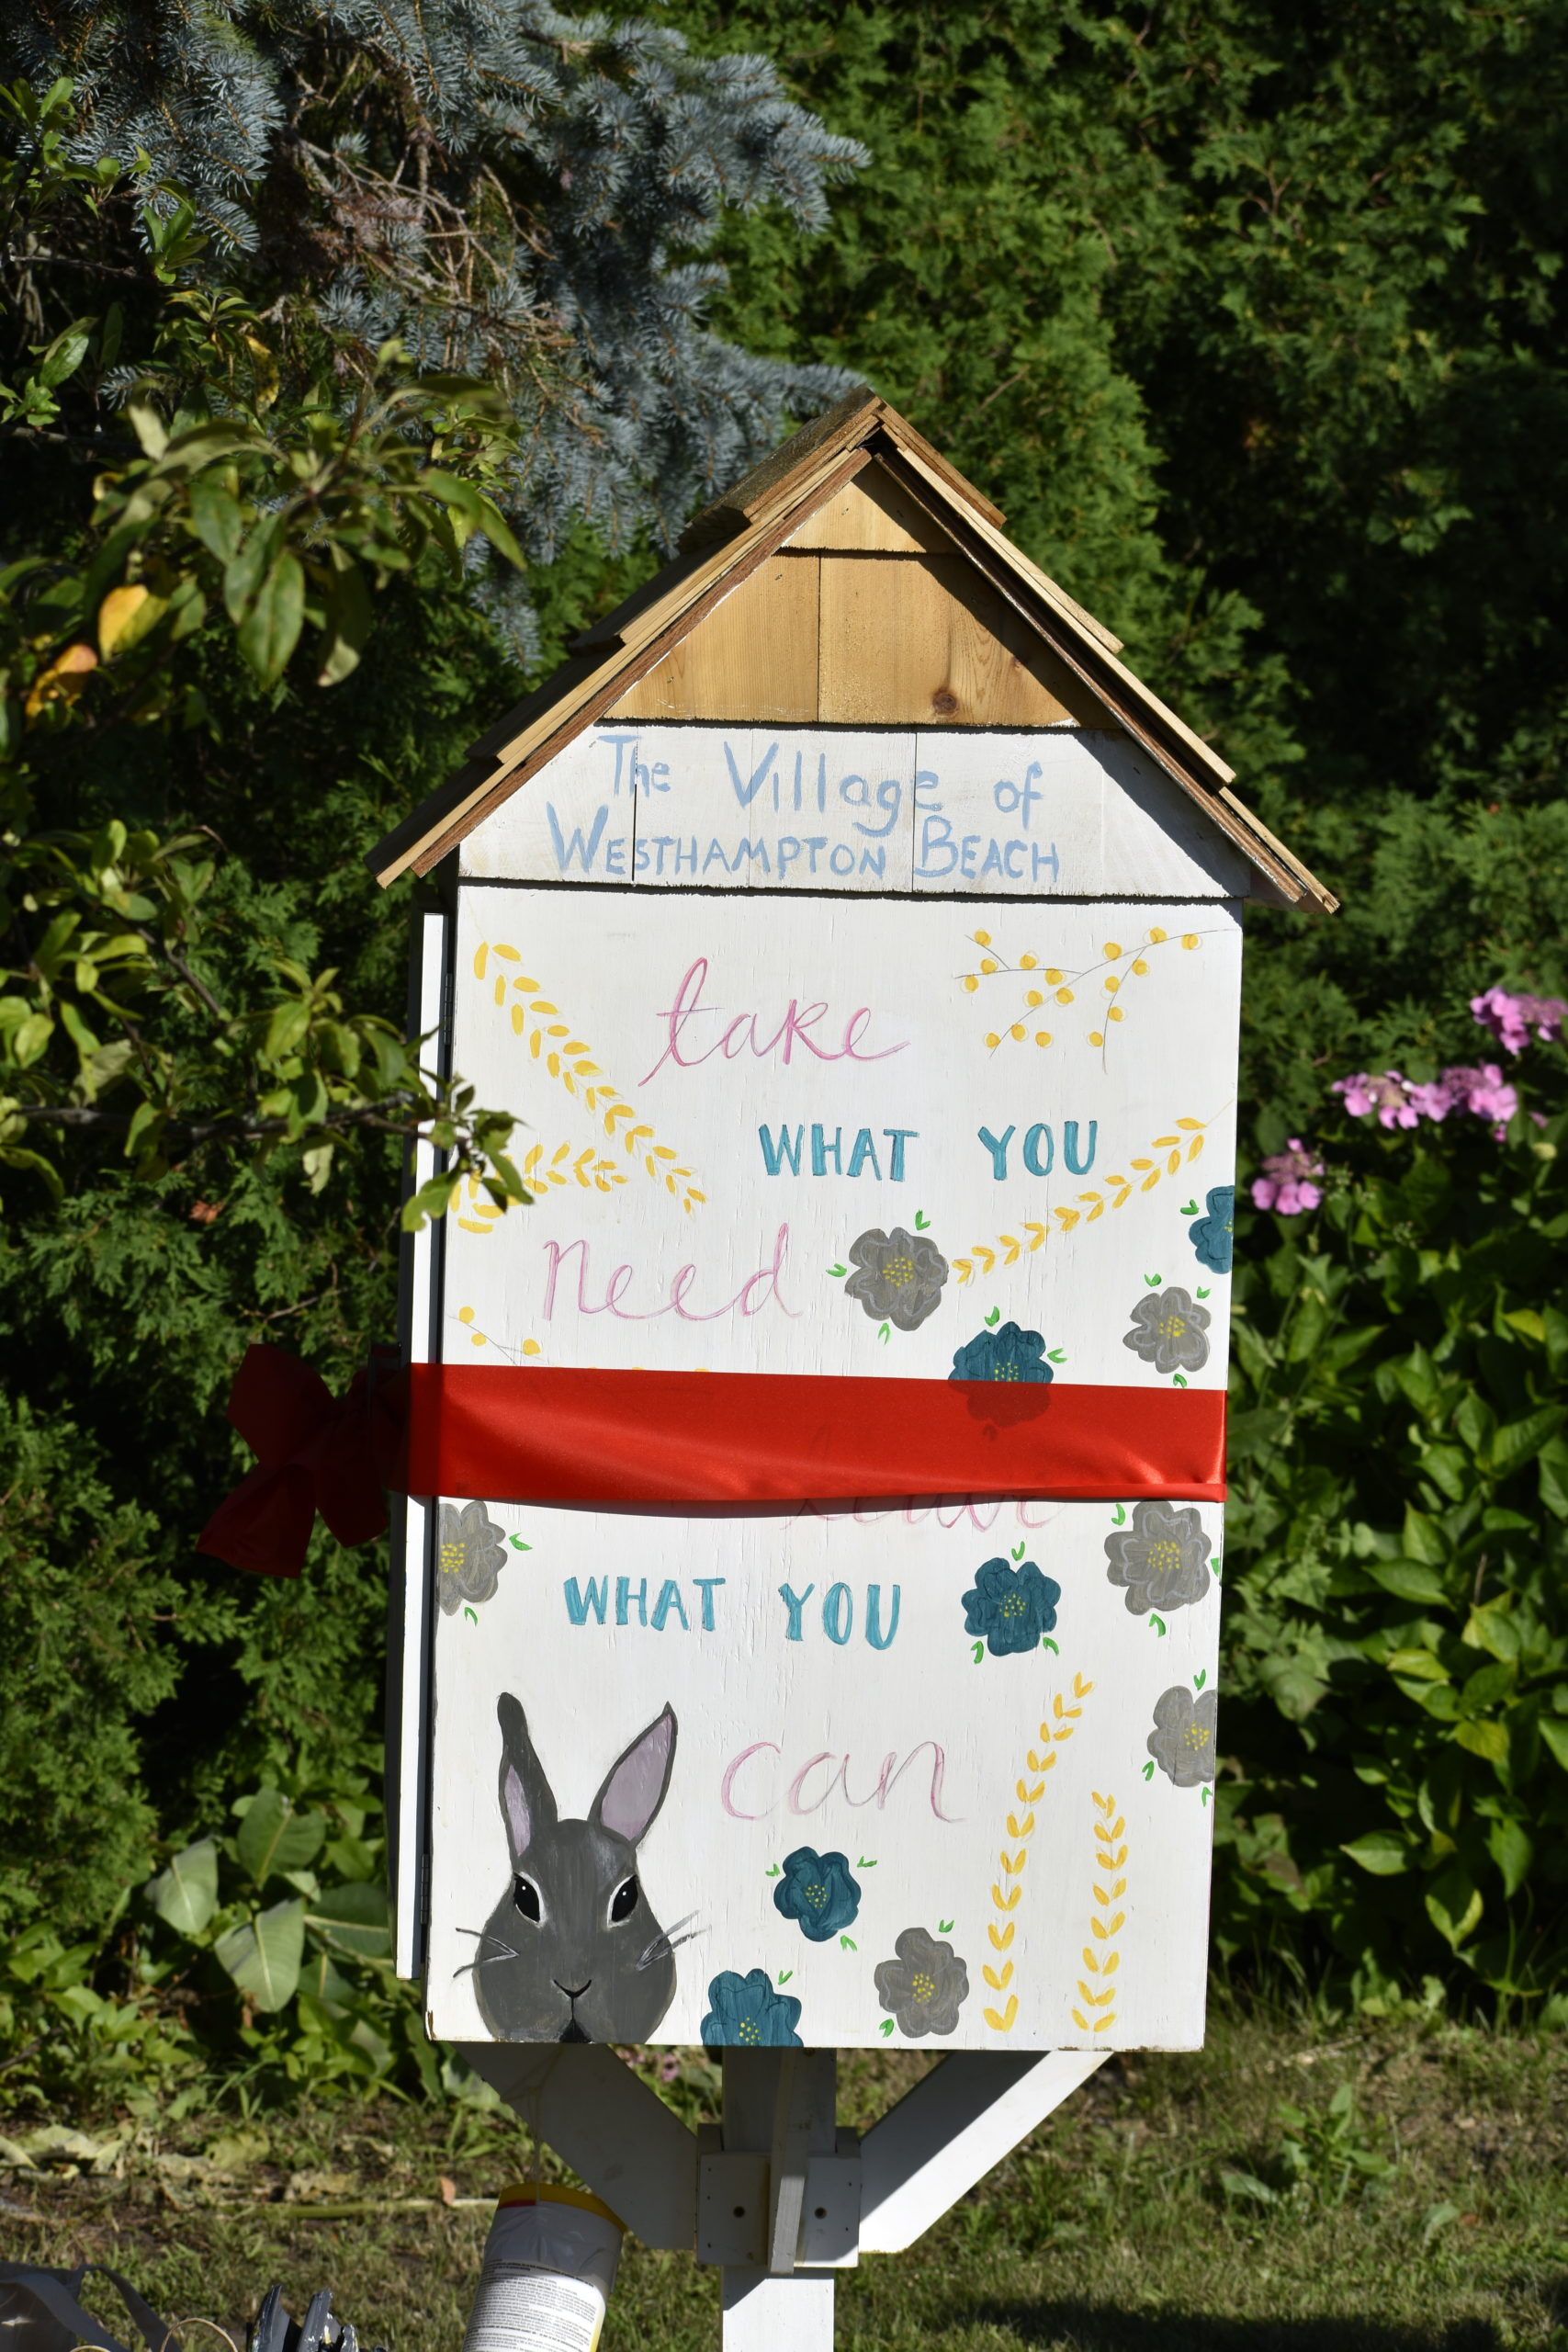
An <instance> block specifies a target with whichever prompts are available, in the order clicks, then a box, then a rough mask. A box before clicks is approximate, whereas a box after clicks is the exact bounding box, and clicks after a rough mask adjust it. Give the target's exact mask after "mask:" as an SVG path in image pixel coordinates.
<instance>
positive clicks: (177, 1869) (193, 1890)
mask: <svg viewBox="0 0 1568 2352" xmlns="http://www.w3.org/2000/svg"><path fill="white" fill-rule="evenodd" d="M147 1892H148V1894H150V1895H151V1896H152V1908H153V1909H154V1910H155V1911H156V1912H157V1914H158V1917H159V1918H160V1919H166V1920H167V1921H168V1923H169V1925H170V1927H171V1928H178V1929H179V1931H180V1933H181V1935H182V1936H199V1935H200V1933H201V1931H202V1929H203V1928H205V1927H206V1925H207V1923H208V1921H209V1919H210V1918H211V1917H212V1915H213V1913H214V1911H216V1910H217V1908H218V1847H217V1844H216V1841H215V1840H214V1839H212V1838H197V1842H196V1844H195V1845H194V1846H187V1847H186V1849H185V1851H184V1852H183V1853H179V1854H176V1855H175V1858H174V1860H173V1861H172V1862H170V1863H168V1864H167V1866H166V1867H165V1868H164V1869H163V1870H161V1871H159V1873H158V1875H157V1877H156V1878H155V1879H152V1881H150V1883H149V1884H148V1888H147Z"/></svg>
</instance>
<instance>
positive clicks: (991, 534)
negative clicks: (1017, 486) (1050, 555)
mask: <svg viewBox="0 0 1568 2352" xmlns="http://www.w3.org/2000/svg"><path fill="white" fill-rule="evenodd" d="M890 437H891V436H890ZM894 446H895V447H896V448H897V449H898V453H899V455H900V456H902V457H904V458H907V459H908V462H909V464H911V465H912V466H914V467H915V468H916V469H918V470H919V472H920V473H921V474H922V475H923V476H924V477H925V478H926V480H927V481H929V482H930V483H931V488H932V490H934V491H935V492H937V494H938V495H939V496H940V497H942V499H944V500H945V499H947V498H949V497H951V495H952V492H951V488H950V485H949V484H948V483H947V482H946V481H944V480H943V479H942V476H941V475H940V474H939V473H938V472H937V469H935V468H934V467H932V466H929V465H928V464H927V463H926V461H925V459H924V458H922V457H921V456H920V455H919V451H918V450H915V449H907V448H903V447H901V446H900V445H899V444H897V442H895V445H894ZM967 519H968V520H969V521H970V522H971V523H972V524H973V526H974V527H975V529H976V531H978V532H979V533H980V535H981V537H983V538H985V539H987V540H988V541H989V543H990V544H991V546H992V547H994V548H995V549H996V551H997V553H998V555H999V556H1000V557H1001V558H1002V559H1003V560H1004V561H1005V562H1007V563H1010V564H1011V565H1012V566H1013V568H1014V570H1015V571H1019V572H1021V574H1022V575H1023V577H1024V578H1025V579H1026V580H1027V581H1028V582H1029V583H1030V585H1031V587H1032V588H1036V589H1038V590H1039V592H1040V594H1042V595H1043V596H1045V597H1047V598H1048V599H1049V600H1050V601H1051V602H1052V603H1053V604H1057V605H1061V607H1062V609H1063V611H1064V612H1065V613H1066V614H1067V615H1068V616H1069V617H1070V618H1072V619H1073V620H1076V621H1077V622H1078V623H1079V624H1080V626H1081V627H1083V628H1087V629H1089V630H1090V631H1091V632H1092V634H1093V635H1094V636H1096V637H1098V638H1099V639H1100V643H1101V644H1102V645H1103V646H1105V647H1107V648H1108V650H1110V651H1111V652H1112V653H1120V652H1121V650H1122V639H1120V638H1119V637H1116V636H1114V635H1112V633H1111V630H1110V629H1108V628H1106V626H1105V624H1104V622H1103V621H1097V620H1096V619H1095V616H1094V615H1093V614H1092V613H1091V612H1089V610H1088V608H1087V607H1086V606H1085V605H1080V604H1079V603H1078V601H1077V597H1076V596H1069V595H1068V594H1067V592H1066V589H1065V588H1063V587H1060V586H1059V585H1058V584H1057V582H1055V580H1053V579H1052V578H1051V577H1050V574H1049V573H1048V572H1044V571H1041V569H1040V566H1039V565H1038V564H1037V563H1036V562H1035V561H1034V560H1033V559H1032V557H1031V556H1027V555H1025V554H1024V552H1023V549H1022V548H1021V547H1019V546H1017V545H1016V544H1015V543H1014V541H1013V540H1011V539H1010V538H1009V537H1008V535H1007V533H1006V532H1005V531H1004V530H1003V529H1002V528H1001V526H1000V525H999V524H997V523H989V522H987V520H986V518H985V516H984V515H981V514H979V513H978V512H976V514H974V515H970V516H969V517H968V518H967Z"/></svg>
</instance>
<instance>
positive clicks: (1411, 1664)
mask: <svg viewBox="0 0 1568 2352" xmlns="http://www.w3.org/2000/svg"><path fill="white" fill-rule="evenodd" d="M1383 1663H1384V1664H1385V1665H1386V1667H1387V1668H1388V1670H1389V1672H1390V1673H1391V1674H1403V1675H1405V1676H1407V1677H1409V1678H1411V1679H1414V1680H1416V1681H1417V1682H1447V1681H1448V1679H1449V1669H1448V1668H1447V1667H1446V1666H1445V1665H1444V1664H1443V1662H1442V1660H1441V1658H1439V1657H1434V1655H1433V1653H1432V1652H1431V1651H1430V1650H1419V1649H1409V1650H1395V1651H1393V1654H1392V1655H1391V1656H1390V1657H1387V1658H1385V1659H1384V1661H1383Z"/></svg>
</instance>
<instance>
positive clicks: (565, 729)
mask: <svg viewBox="0 0 1568 2352" xmlns="http://www.w3.org/2000/svg"><path fill="white" fill-rule="evenodd" d="M866 463H867V458H866V455H865V452H864V450H863V449H855V450H852V452H851V453H850V455H849V456H848V457H847V458H842V459H840V462H839V464H838V465H837V466H835V467H833V468H831V469H829V472H828V474H827V476H826V477H825V479H824V480H823V481H820V482H817V483H814V484H813V487H812V489H811V491H810V492H808V493H807V497H809V498H812V499H815V498H817V497H818V496H821V497H824V498H830V497H831V496H832V494H833V492H834V491H836V490H837V489H839V488H840V485H841V483H843V482H846V481H849V480H850V479H851V477H852V475H853V474H855V473H857V472H858V471H859V470H860V469H861V467H862V466H863V465H865V464H866ZM805 504H806V501H805V500H804V499H803V500H802V501H800V502H799V503H797V504H795V505H790V506H786V507H785V509H784V512H783V513H782V514H780V515H775V516H774V517H773V518H772V519H771V520H770V521H769V522H768V523H767V524H766V525H765V526H764V525H759V526H758V528H757V530H756V532H755V534H754V535H753V537H752V538H751V540H750V544H749V545H748V546H745V547H743V548H739V549H737V548H725V549H723V550H722V560H721V561H719V562H718V563H717V564H716V577H714V578H713V579H712V580H711V581H710V582H708V584H707V585H706V587H705V588H704V589H703V591H702V593H701V594H694V596H693V601H692V603H691V604H690V605H687V606H685V607H683V608H682V610H681V611H680V612H678V613H677V614H675V615H674V616H671V618H670V619H669V621H668V622H667V623H666V624H665V626H664V627H663V628H660V629H659V630H658V632H657V633H656V634H654V635H652V636H651V637H650V639H649V640H648V641H647V642H644V643H639V644H638V645H637V647H636V648H635V650H633V649H626V648H623V649H622V650H621V651H620V652H619V653H616V654H612V655H610V656H609V657H608V658H607V659H606V660H605V661H604V662H602V663H601V664H600V665H599V666H598V667H597V668H592V669H591V671H590V674H589V675H588V677H587V678H586V679H585V680H584V681H582V682H581V684H578V685H577V686H576V687H574V689H573V691H572V693H571V694H570V695H566V696H564V697H563V698H562V700H561V701H560V702H559V703H558V705H556V707H554V708H553V709H552V710H551V711H550V712H549V713H548V714H547V716H546V717H543V718H540V719H538V720H536V722H535V724H534V725H533V726H532V727H530V728H527V729H525V730H524V732H523V733H522V734H521V735H520V736H518V737H517V738H516V739H515V740H514V741H513V742H511V743H509V744H508V745H507V746H506V748H505V750H504V751H503V752H502V754H501V755H500V756H499V758H498V760H497V763H496V765H495V767H494V769H493V771H492V772H491V775H489V777H488V778H482V777H481V778H478V779H476V781H474V782H473V784H472V785H471V786H467V788H465V790H464V791H463V793H462V795H461V797H459V798H457V800H456V801H453V800H452V799H450V798H449V797H447V795H446V794H438V795H434V796H433V797H432V800H431V802H430V803H428V804H427V807H428V808H429V809H432V810H434V809H439V811H440V816H439V818H438V819H435V820H433V821H431V822H429V823H428V824H426V825H425V826H424V827H423V831H422V830H421V822H422V819H423V815H424V811H423V810H421V811H416V812H415V815H414V817H412V819H409V820H407V821H406V822H405V823H404V824H403V825H401V826H400V827H399V828H398V830H397V831H396V833H395V834H393V835H390V836H389V840H388V842H383V843H380V844H378V847H377V848H376V849H375V850H373V851H372V852H371V854H370V859H369V864H370V867H371V871H372V872H373V873H374V874H375V876H376V878H377V880H378V882H379V883H380V884H381V886H382V888H383V889H384V888H386V887H387V885H388V884H389V882H392V881H395V880H396V878H397V876H399V875H400V874H401V873H403V872H404V871H405V870H406V869H407V868H408V867H410V866H412V868H413V871H414V872H415V873H416V874H428V873H429V872H430V870H431V868H432V866H434V865H439V864H440V862H441V860H442V859H443V858H444V857H445V856H446V854H447V852H448V851H449V850H451V849H453V848H455V847H456V845H457V842H460V841H465V840H466V839H467V838H468V834H469V833H471V832H472V831H473V829H474V827H475V826H476V825H477V824H479V821H480V820H481V819H483V818H484V817H486V816H488V815H489V813H490V811H491V809H493V808H494V807H495V806H496V803H497V802H498V801H499V800H500V799H501V798H502V797H503V796H504V795H505V794H506V793H508V792H515V791H516V790H517V789H518V787H519V786H522V785H525V784H526V783H527V781H528V779H529V777H530V776H532V775H536V773H537V771H538V770H539V769H540V768H542V767H543V766H544V765H545V763H546V762H547V760H551V759H553V758H554V757H555V755H556V753H557V752H559V751H561V750H562V749H564V747H565V746H566V745H567V744H568V743H570V742H574V741H576V739H577V737H578V736H579V735H581V733H582V731H583V729H584V728H586V727H591V726H592V724H593V722H594V720H595V719H598V718H604V715H605V713H606V712H607V711H608V710H609V708H610V706H611V704H612V703H613V702H615V700H616V699H617V698H618V697H619V695H620V694H621V693H622V692H623V690H624V689H626V687H629V686H630V685H632V684H636V682H637V679H639V678H641V677H644V676H646V675H647V673H648V672H649V670H651V669H653V668H654V667H655V665H656V664H657V663H658V662H660V660H661V659H662V657H663V656H664V655H665V654H666V653H668V652H669V651H670V650H671V647H672V646H673V645H676V644H678V643H679V641H680V639H682V637H683V636H684V635H685V633H686V631H687V630H688V629H689V628H694V627H695V625H696V623H697V622H698V621H700V620H701V619H702V618H703V617H704V616H705V614H706V613H708V612H710V611H712V609H713V608H714V606H715V605H717V604H718V602H719V601H720V599H721V598H722V597H723V596H725V595H727V594H729V592H730V589H731V587H739V584H740V582H741V581H743V580H746V579H749V578H750V575H751V573H752V572H753V571H755V570H756V568H757V566H758V565H759V564H761V563H765V562H766V561H767V560H768V559H769V557H770V556H773V555H775V554H776V553H777V552H778V549H779V547H780V545H781V544H782V542H783V541H784V539H785V538H786V537H788V535H789V530H790V526H791V524H792V522H793V521H794V520H795V519H796V518H797V516H798V515H800V512H801V508H802V507H803V506H804V505H805ZM393 843H395V844H396V849H395V854H394V852H393V850H392V847H391V845H392V844H393Z"/></svg>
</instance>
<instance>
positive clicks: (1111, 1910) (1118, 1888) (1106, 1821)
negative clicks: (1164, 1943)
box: [1073, 1791, 1127, 2033]
mask: <svg viewBox="0 0 1568 2352" xmlns="http://www.w3.org/2000/svg"><path fill="white" fill-rule="evenodd" d="M1094 1809H1095V1814H1096V1815H1097V1818H1096V1821H1095V1825H1094V1838H1095V1856H1094V1859H1095V1860H1096V1861H1097V1862H1098V1863H1099V1865H1100V1871H1102V1873H1103V1874H1104V1878H1105V1884H1104V1885H1103V1886H1101V1885H1100V1883H1099V1882H1098V1880H1097V1881H1095V1883H1094V1886H1093V1893H1094V1904H1095V1907H1094V1909H1093V1910H1092V1911H1091V1912H1090V1913H1089V1936H1090V1939H1091V1940H1090V1941H1089V1943H1087V1944H1085V1946H1084V1948H1083V1964H1084V1972H1085V1973H1084V1974H1083V1975H1082V1976H1080V1977H1079V1978H1078V1981H1077V1982H1078V1997H1079V1999H1080V2000H1081V2001H1082V2003H1083V2008H1082V2009H1075V2010H1074V2011H1073V2023H1074V2024H1075V2025H1076V2026H1077V2030H1078V2031H1079V2032H1080V2033H1109V2032H1110V2030H1111V2027H1112V2026H1113V2025H1114V2024H1115V2022H1116V2012H1115V2010H1114V2009H1113V2008H1112V2007H1111V2003H1112V2002H1113V2001H1114V2000H1115V1998H1116V1996H1117V1989H1118V1986H1117V1983H1116V1981H1115V1980H1116V1978H1117V1972H1118V1971H1119V1969H1120V1968H1121V1965H1122V1959H1121V1954H1120V1953H1119V1952H1118V1951H1117V1950H1116V1938H1117V1937H1118V1936H1119V1935H1120V1934H1121V1932H1122V1928H1124V1927H1125V1926H1126V1924H1127V1914H1126V1913H1125V1911H1122V1910H1119V1909H1118V1908H1117V1905H1119V1904H1120V1903H1121V1900H1122V1896H1123V1895H1124V1894H1126V1892H1127V1881H1126V1877H1125V1874H1124V1873H1125V1867H1126V1861H1127V1846H1126V1840H1125V1838H1123V1836H1122V1832H1123V1831H1124V1830H1125V1828H1126V1826H1127V1823H1126V1819H1125V1816H1124V1815H1122V1814H1119V1813H1116V1800H1115V1798H1114V1797H1102V1796H1100V1793H1099V1792H1098V1791H1097V1792H1094ZM1112 1814H1116V1818H1115V1819H1114V1821H1113V1820H1112V1819H1111V1815H1112ZM1091 1976H1092V1977H1094V1978H1095V1979H1096V1980H1097V1984H1098V1990H1097V1989H1096V1986H1095V1985H1090V1984H1089V1978H1090V1977H1091ZM1086 2009H1088V2010H1093V2011H1095V2012H1096V2014H1095V2016H1094V2017H1093V2018H1092V2020H1091V2019H1090V2018H1088V2017H1086V2016H1085V2014H1084V2010H1086Z"/></svg>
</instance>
